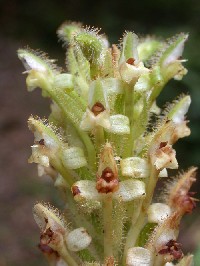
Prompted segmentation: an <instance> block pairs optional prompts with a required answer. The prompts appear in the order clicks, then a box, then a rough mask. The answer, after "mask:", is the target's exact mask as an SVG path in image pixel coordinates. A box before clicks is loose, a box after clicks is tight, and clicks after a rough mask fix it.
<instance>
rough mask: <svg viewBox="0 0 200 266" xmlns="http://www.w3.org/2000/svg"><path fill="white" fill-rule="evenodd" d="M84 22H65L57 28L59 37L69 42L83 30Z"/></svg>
mask: <svg viewBox="0 0 200 266" xmlns="http://www.w3.org/2000/svg"><path fill="white" fill-rule="evenodd" d="M82 30H83V29H82V24H81V23H76V22H69V21H67V22H64V23H63V24H62V25H61V26H60V27H59V29H58V30H57V34H58V37H59V38H60V39H61V40H62V41H63V42H64V43H65V44H68V43H69V42H70V41H71V40H72V39H73V37H74V35H75V34H77V33H79V32H81V31H82Z"/></svg>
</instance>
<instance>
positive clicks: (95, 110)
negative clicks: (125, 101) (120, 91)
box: [91, 102, 105, 116]
mask: <svg viewBox="0 0 200 266" xmlns="http://www.w3.org/2000/svg"><path fill="white" fill-rule="evenodd" d="M104 110H105V107H104V106H103V104H102V103H100V102H96V103H95V104H94V105H93V106H92V108H91V111H92V112H93V114H94V115H95V116H97V115H98V114H100V113H102V112H103V111H104Z"/></svg>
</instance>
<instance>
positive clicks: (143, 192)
mask: <svg viewBox="0 0 200 266" xmlns="http://www.w3.org/2000/svg"><path fill="white" fill-rule="evenodd" d="M58 36H59V38H60V39H61V40H62V41H63V42H64V46H65V47H66V48H67V55H66V62H67V73H66V72H65V71H63V70H61V69H60V68H58V67H57V66H56V64H55V63H54V60H50V59H48V57H47V56H46V55H45V54H42V53H41V52H39V51H32V50H30V49H20V50H19V51H18V56H19V58H20V59H21V61H22V63H23V64H24V67H25V69H26V71H25V73H26V74H27V79H26V83H27V88H28V90H30V91H32V90H33V89H35V88H36V87H39V88H41V90H42V95H43V96H44V97H49V98H51V100H52V105H51V114H50V116H49V118H48V119H40V118H38V117H30V118H29V120H28V126H29V129H30V130H31V131H32V132H33V133H34V137H35V141H34V145H33V146H32V155H31V157H30V159H29V162H31V163H32V162H34V163H36V164H37V165H38V175H39V176H42V175H49V176H50V177H51V178H52V180H53V181H54V184H55V187H56V188H57V189H59V190H60V191H61V192H62V193H63V195H64V196H65V200H66V209H65V210H64V212H65V214H66V215H65V217H64V215H61V214H59V212H58V211H57V210H55V209H54V208H53V207H51V206H50V205H48V204H43V203H37V204H36V205H35V206H34V208H33V213H34V218H35V221H36V223H37V224H38V226H39V228H40V230H41V237H40V244H39V248H40V249H41V251H42V252H43V253H44V255H45V256H46V258H47V259H48V261H49V263H50V265H55V266H61V265H62V266H66V265H69V266H78V265H84V266H90V265H91V266H98V265H99V266H100V265H104V266H112V265H127V266H140V265H145V266H153V265H156V266H164V265H165V266H169V265H180V266H181V265H182V266H184V265H185V266H186V265H187V266H189V265H192V260H193V259H192V255H186V256H184V254H183V252H182V250H181V245H180V243H178V242H177V237H178V233H179V224H180V220H181V218H182V216H183V215H184V214H186V213H191V212H192V210H193V208H194V207H195V206H196V199H195V198H193V194H194V193H193V192H189V190H190V187H191V186H192V184H193V182H195V171H196V168H194V167H193V168H190V169H189V170H188V171H186V172H185V173H182V174H180V175H179V176H178V177H174V178H171V182H168V183H167V185H166V187H165V188H164V189H163V190H164V192H163V193H162V197H160V198H161V199H160V201H159V202H156V201H155V200H154V198H153V195H154V190H155V187H156V184H157V182H158V180H159V179H160V178H167V177H168V169H178V161H177V159H176V151H175V149H174V146H173V145H174V143H175V142H176V141H177V140H178V139H180V138H183V137H186V136H189V135H190V129H189V128H188V126H187V123H188V121H187V120H186V113H187V111H188V108H189V106H190V103H191V99H190V96H188V95H182V96H181V97H178V98H177V99H176V100H175V101H174V102H173V103H171V104H169V105H168V106H167V108H166V109H165V110H163V111H161V109H160V108H159V107H158V106H157V105H156V99H157V97H158V96H159V94H160V93H161V91H162V89H163V88H164V86H165V85H166V83H167V82H168V81H169V80H170V79H172V78H173V79H176V80H180V79H182V77H183V76H184V75H185V74H186V73H187V70H186V69H185V68H184V66H183V64H182V63H183V62H184V61H185V60H183V59H182V53H183V48H184V44H185V42H186V40H187V38H188V35H187V34H184V33H181V34H179V35H177V36H175V37H173V38H171V39H170V40H167V41H161V40H157V39H155V38H150V37H148V38H144V39H141V40H140V39H139V38H138V36H137V35H136V34H135V33H133V32H126V33H125V34H124V36H123V38H122V40H121V43H120V45H118V46H117V45H109V43H108V40H107V38H106V36H105V35H101V34H99V30H97V29H94V28H84V27H82V25H81V24H76V23H64V24H63V25H62V26H61V27H60V28H59V29H58ZM163 195H164V196H163Z"/></svg>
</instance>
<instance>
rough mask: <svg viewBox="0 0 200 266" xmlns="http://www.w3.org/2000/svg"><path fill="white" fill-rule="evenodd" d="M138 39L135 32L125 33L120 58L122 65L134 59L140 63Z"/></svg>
mask: <svg viewBox="0 0 200 266" xmlns="http://www.w3.org/2000/svg"><path fill="white" fill-rule="evenodd" d="M137 47H138V37H137V35H136V34H135V33H133V32H127V33H125V35H124V37H123V40H122V51H121V57H120V63H122V62H124V61H127V60H128V59H129V58H133V59H134V60H135V61H136V63H138V60H139V58H138V51H137Z"/></svg>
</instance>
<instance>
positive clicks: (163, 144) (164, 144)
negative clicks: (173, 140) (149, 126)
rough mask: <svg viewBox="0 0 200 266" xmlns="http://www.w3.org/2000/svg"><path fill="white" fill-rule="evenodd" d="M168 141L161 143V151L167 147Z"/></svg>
mask: <svg viewBox="0 0 200 266" xmlns="http://www.w3.org/2000/svg"><path fill="white" fill-rule="evenodd" d="M167 143H168V142H167V141H163V142H161V143H160V146H159V149H162V148H163V147H165V146H166V145H167Z"/></svg>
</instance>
